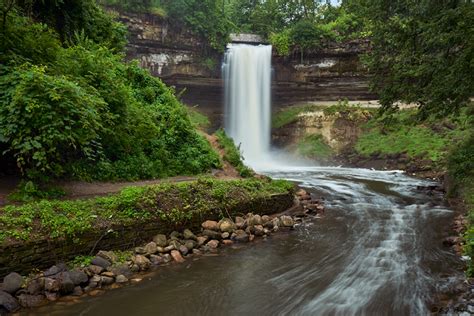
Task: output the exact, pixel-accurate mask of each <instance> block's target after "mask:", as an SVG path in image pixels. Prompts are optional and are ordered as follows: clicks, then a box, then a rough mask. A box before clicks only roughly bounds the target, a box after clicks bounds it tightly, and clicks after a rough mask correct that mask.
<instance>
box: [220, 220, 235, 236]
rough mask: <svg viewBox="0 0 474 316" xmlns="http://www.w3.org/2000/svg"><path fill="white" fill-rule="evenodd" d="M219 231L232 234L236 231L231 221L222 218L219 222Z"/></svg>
mask: <svg viewBox="0 0 474 316" xmlns="http://www.w3.org/2000/svg"><path fill="white" fill-rule="evenodd" d="M219 229H220V231H221V232H223V233H225V232H227V233H232V232H233V231H234V230H235V229H236V226H235V224H234V222H233V221H232V220H231V219H229V218H224V219H222V220H221V221H220V222H219Z"/></svg>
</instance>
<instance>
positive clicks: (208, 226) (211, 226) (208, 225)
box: [201, 221, 219, 230]
mask: <svg viewBox="0 0 474 316" xmlns="http://www.w3.org/2000/svg"><path fill="white" fill-rule="evenodd" d="M201 227H202V228H203V229H204V230H219V226H218V224H217V222H216V221H205V222H204V223H202V224H201Z"/></svg>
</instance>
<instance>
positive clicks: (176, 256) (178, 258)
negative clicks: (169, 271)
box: [171, 250, 184, 263]
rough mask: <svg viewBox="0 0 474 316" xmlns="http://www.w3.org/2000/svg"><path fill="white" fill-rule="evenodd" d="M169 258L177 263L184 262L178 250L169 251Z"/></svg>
mask: <svg viewBox="0 0 474 316" xmlns="http://www.w3.org/2000/svg"><path fill="white" fill-rule="evenodd" d="M171 257H172V258H173V260H174V261H176V262H178V263H182V262H184V258H183V256H181V253H180V252H179V251H178V250H171Z"/></svg>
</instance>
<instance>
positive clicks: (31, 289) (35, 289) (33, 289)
mask: <svg viewBox="0 0 474 316" xmlns="http://www.w3.org/2000/svg"><path fill="white" fill-rule="evenodd" d="M87 280H88V278H87V275H86V282H87ZM43 289H44V278H39V279H33V280H31V281H30V282H28V285H27V287H26V292H27V293H28V294H31V295H37V294H40V293H41V292H42V291H43Z"/></svg>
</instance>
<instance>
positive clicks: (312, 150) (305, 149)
mask: <svg viewBox="0 0 474 316" xmlns="http://www.w3.org/2000/svg"><path fill="white" fill-rule="evenodd" d="M297 149H298V154H300V155H302V156H304V157H309V158H322V159H327V158H329V157H330V156H331V155H332V154H333V151H332V149H331V147H329V145H327V144H326V143H325V142H324V139H323V136H322V135H306V136H305V137H304V138H303V139H302V140H301V141H299V142H298V145H297Z"/></svg>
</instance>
